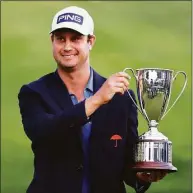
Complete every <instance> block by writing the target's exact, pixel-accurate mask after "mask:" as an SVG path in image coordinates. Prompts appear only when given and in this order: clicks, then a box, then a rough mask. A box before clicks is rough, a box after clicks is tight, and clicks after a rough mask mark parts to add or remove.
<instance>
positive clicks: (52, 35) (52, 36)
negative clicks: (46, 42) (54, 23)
mask: <svg viewBox="0 0 193 193" xmlns="http://www.w3.org/2000/svg"><path fill="white" fill-rule="evenodd" d="M50 39H51V41H52V42H53V41H54V34H53V33H51V35H50Z"/></svg>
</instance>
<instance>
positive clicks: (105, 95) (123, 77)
mask: <svg viewBox="0 0 193 193" xmlns="http://www.w3.org/2000/svg"><path fill="white" fill-rule="evenodd" d="M128 87H129V75H128V74H127V73H125V72H118V73H116V74H113V75H112V76H110V77H109V78H108V79H107V80H106V81H105V83H104V84H103V85H102V87H101V88H100V89H99V90H98V92H97V93H96V94H95V95H96V97H97V98H98V100H99V101H100V103H101V104H106V103H108V102H109V101H110V100H111V99H112V98H113V96H114V95H115V94H116V93H120V94H124V92H125V91H126V90H128Z"/></svg>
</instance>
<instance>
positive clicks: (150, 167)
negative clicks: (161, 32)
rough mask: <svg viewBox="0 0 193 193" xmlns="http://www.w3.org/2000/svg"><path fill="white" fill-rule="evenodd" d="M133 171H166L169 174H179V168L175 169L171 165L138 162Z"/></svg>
mask: <svg viewBox="0 0 193 193" xmlns="http://www.w3.org/2000/svg"><path fill="white" fill-rule="evenodd" d="M132 170H135V171H137V172H144V171H156V170H162V171H166V172H167V173H173V172H177V168H176V167H174V166H173V165H172V164H171V163H161V162H137V163H135V165H134V166H133V167H132Z"/></svg>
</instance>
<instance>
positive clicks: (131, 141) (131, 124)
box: [124, 90, 151, 193]
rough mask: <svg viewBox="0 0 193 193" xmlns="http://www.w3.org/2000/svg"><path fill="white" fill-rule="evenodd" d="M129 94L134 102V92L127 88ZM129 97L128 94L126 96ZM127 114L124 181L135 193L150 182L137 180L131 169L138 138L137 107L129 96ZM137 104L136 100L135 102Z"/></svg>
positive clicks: (142, 189)
mask: <svg viewBox="0 0 193 193" xmlns="http://www.w3.org/2000/svg"><path fill="white" fill-rule="evenodd" d="M129 92H130V95H131V96H132V97H133V99H134V100H135V102H136V98H135V94H134V92H133V91H132V90H129ZM127 97H129V96H127ZM129 100H130V102H129V107H128V108H129V116H128V123H127V125H128V128H127V146H126V153H125V155H126V158H125V168H124V181H125V183H126V184H127V185H129V186H131V187H132V188H134V189H135V191H136V193H144V192H145V191H146V190H147V189H148V188H149V186H150V185H151V183H149V182H144V181H141V180H139V179H138V178H137V177H136V172H135V171H132V169H131V166H132V165H133V164H134V163H135V161H134V153H133V152H134V146H135V143H136V142H137V139H138V130H137V128H138V113H137V107H136V106H135V104H134V103H133V102H132V100H131V99H130V98H129ZM136 104H137V102H136Z"/></svg>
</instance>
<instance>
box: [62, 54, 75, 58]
mask: <svg viewBox="0 0 193 193" xmlns="http://www.w3.org/2000/svg"><path fill="white" fill-rule="evenodd" d="M62 56H63V57H64V58H67V59H70V58H72V57H74V56H76V54H65V55H62Z"/></svg>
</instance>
